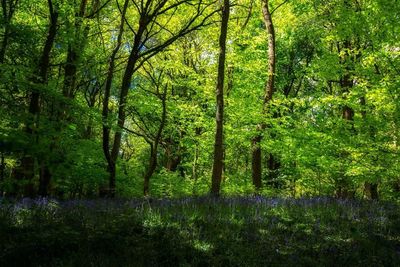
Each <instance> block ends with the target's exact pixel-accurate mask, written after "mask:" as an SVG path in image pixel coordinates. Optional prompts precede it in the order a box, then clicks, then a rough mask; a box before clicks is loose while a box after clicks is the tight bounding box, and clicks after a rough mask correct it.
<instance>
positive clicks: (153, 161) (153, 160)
mask: <svg viewBox="0 0 400 267" xmlns="http://www.w3.org/2000/svg"><path fill="white" fill-rule="evenodd" d="M160 98H161V101H162V114H161V122H160V126H159V127H158V131H157V134H156V137H155V140H154V142H153V143H152V144H151V149H150V160H149V166H148V168H147V171H146V174H145V175H144V182H143V194H144V195H145V196H148V195H149V193H150V178H151V176H153V174H154V171H155V170H156V168H157V150H158V145H159V144H160V141H161V137H162V132H163V130H164V127H165V122H166V120H167V87H165V88H164V92H163V93H162V95H160Z"/></svg>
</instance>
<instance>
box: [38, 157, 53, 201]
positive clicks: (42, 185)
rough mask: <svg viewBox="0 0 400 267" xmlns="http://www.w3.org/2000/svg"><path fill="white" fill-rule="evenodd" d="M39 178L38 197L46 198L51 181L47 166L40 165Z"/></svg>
mask: <svg viewBox="0 0 400 267" xmlns="http://www.w3.org/2000/svg"><path fill="white" fill-rule="evenodd" d="M39 178H40V180H39V192H38V193H39V196H42V197H46V196H48V195H49V186H50V180H51V172H50V170H49V167H48V166H47V164H42V166H41V168H40V176H39Z"/></svg>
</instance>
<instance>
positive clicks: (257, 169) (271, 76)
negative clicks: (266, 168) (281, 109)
mask: <svg viewBox="0 0 400 267" xmlns="http://www.w3.org/2000/svg"><path fill="white" fill-rule="evenodd" d="M262 14H263V20H264V24H265V27H266V30H267V34H268V80H267V82H266V85H265V94H264V100H263V114H266V113H267V107H268V104H269V103H270V102H271V100H272V96H273V94H274V90H275V88H274V87H275V69H276V44H275V28H274V24H273V21H272V16H271V12H270V11H269V0H262ZM266 127H267V126H266V125H265V124H264V123H261V124H259V125H258V126H257V131H258V132H259V134H258V135H257V136H256V137H254V138H253V140H252V178H253V185H254V187H255V188H256V190H259V189H260V188H261V187H262V180H261V178H262V166H261V164H262V163H261V162H262V151H261V146H260V143H261V140H262V133H261V132H262V131H264V130H265V128H266Z"/></svg>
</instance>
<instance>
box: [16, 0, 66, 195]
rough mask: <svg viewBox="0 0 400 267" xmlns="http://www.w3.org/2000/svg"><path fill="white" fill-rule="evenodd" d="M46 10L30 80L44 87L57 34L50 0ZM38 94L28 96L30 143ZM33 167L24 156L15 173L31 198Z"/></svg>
mask: <svg viewBox="0 0 400 267" xmlns="http://www.w3.org/2000/svg"><path fill="white" fill-rule="evenodd" d="M48 8H49V14H50V25H49V29H48V34H47V38H46V42H45V45H44V47H43V51H42V55H41V57H40V60H39V64H38V69H37V72H36V73H38V76H36V77H34V78H33V79H32V81H33V83H34V84H35V85H36V86H38V85H44V84H46V83H47V75H48V68H49V65H50V53H51V50H52V47H53V44H54V41H55V37H56V34H57V20H58V12H57V11H55V10H54V8H53V2H52V0H48ZM39 100H40V94H39V91H38V89H37V88H33V91H32V93H31V96H30V102H29V115H30V118H29V121H28V122H27V123H26V127H25V132H26V133H27V134H28V135H29V136H30V139H31V140H32V142H36V140H35V139H36V136H35V135H36V130H35V129H36V128H37V123H38V116H39V112H40V105H39ZM34 167H35V158H34V157H33V155H29V154H28V155H25V156H24V157H23V158H22V159H21V166H20V170H19V171H17V172H16V173H17V177H16V178H17V179H25V180H26V186H25V188H24V195H25V196H29V197H33V196H34V194H35V192H34V183H33V177H34Z"/></svg>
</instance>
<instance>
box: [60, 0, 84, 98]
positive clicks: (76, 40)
mask: <svg viewBox="0 0 400 267" xmlns="http://www.w3.org/2000/svg"><path fill="white" fill-rule="evenodd" d="M87 2H88V0H82V1H81V4H80V6H79V11H78V12H77V13H76V15H75V29H74V31H75V32H74V36H73V38H72V41H71V42H70V43H69V44H68V52H67V62H66V64H65V73H64V86H63V96H64V97H68V98H72V97H73V95H74V91H75V88H76V80H77V77H76V74H77V70H78V68H77V64H78V62H79V59H80V55H81V54H80V53H82V51H83V49H84V45H85V41H84V38H85V36H82V34H81V30H82V29H81V28H82V20H83V19H84V16H85V12H86V6H87ZM85 30H86V31H87V29H85Z"/></svg>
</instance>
